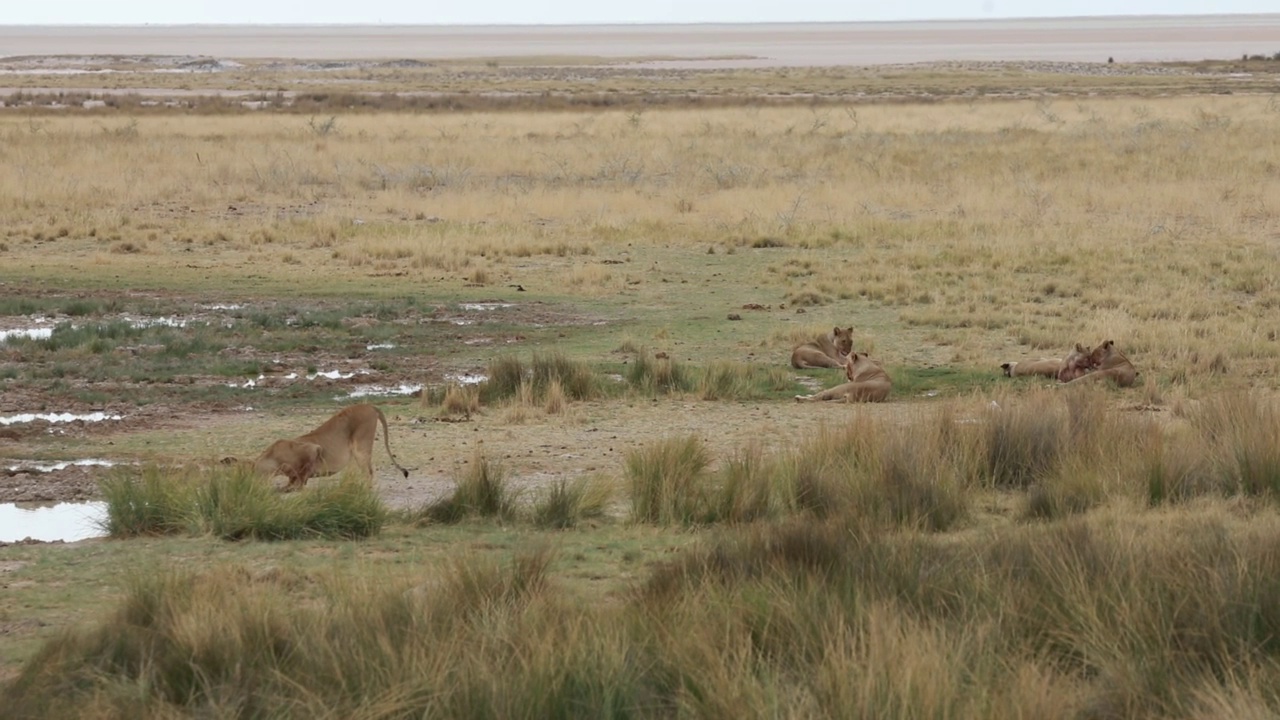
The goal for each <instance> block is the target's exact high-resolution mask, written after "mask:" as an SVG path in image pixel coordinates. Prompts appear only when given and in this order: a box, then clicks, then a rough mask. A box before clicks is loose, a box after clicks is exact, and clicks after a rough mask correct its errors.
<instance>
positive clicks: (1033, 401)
mask: <svg viewBox="0 0 1280 720" xmlns="http://www.w3.org/2000/svg"><path fill="white" fill-rule="evenodd" d="M983 428H984V430H985V433H984V437H983V445H984V448H985V454H986V467H985V476H986V480H987V481H988V482H989V483H991V484H992V485H994V486H995V487H998V488H1027V487H1030V486H1031V485H1032V484H1034V483H1035V482H1037V481H1039V480H1041V479H1043V478H1045V477H1046V476H1048V475H1049V473H1051V472H1053V471H1054V470H1055V469H1056V468H1057V467H1058V464H1059V462H1060V461H1061V459H1062V453H1063V450H1064V448H1066V447H1067V440H1068V431H1067V428H1066V427H1065V426H1064V423H1063V420H1062V416H1061V413H1060V412H1059V411H1058V410H1057V409H1056V407H1054V405H1053V404H1051V403H1050V402H1049V401H1048V398H1047V396H1045V395H1033V396H1029V397H1028V398H1027V399H1025V400H1023V401H1018V400H1012V399H1008V398H1006V399H1005V401H1004V403H1003V405H1002V406H1001V407H1000V408H999V409H992V410H989V411H988V412H987V413H986V418H985V422H984V424H983Z"/></svg>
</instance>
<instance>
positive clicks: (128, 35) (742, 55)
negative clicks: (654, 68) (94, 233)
mask: <svg viewBox="0 0 1280 720" xmlns="http://www.w3.org/2000/svg"><path fill="white" fill-rule="evenodd" d="M1278 48H1280V14H1274V15H1234V16H1232V15H1216V16H1215V15H1204V16H1190V17H1185V16H1184V17H1160V16H1145V17H1143V16H1138V17H1112V18H1059V19H1041V20H968V21H949V22H939V21H935V22H889V23H794V24H752V25H747V24H743V25H715V24H705V25H626V26H622V25H614V26H397V25H386V26H342V25H334V26H234V25H227V26H146V27H137V26H132V27H128V26H125V27H47V26H26V27H23V26H7V27H4V26H0V49H2V50H3V52H4V53H5V54H7V55H10V56H23V55H85V54H105V55H203V56H209V57H212V58H301V59H343V58H352V59H354V58H366V59H367V58H417V59H445V58H483V57H533V56H539V57H549V56H594V57H604V58H655V57H665V58H669V59H671V58H673V59H675V60H668V61H667V62H665V63H663V64H665V65H668V66H671V65H676V66H695V67H771V66H778V67H782V66H792V67H795V66H832V65H871V64H884V63H906V62H928V61H939V60H985V61H992V60H1005V61H1016V60H1054V61H1092V62H1102V61H1105V59H1106V58H1107V57H1114V58H1115V60H1116V61H1117V62H1138V61H1166V60H1202V59H1205V58H1238V57H1240V56H1241V55H1242V54H1245V53H1266V54H1270V53H1273V52H1276V50H1277V49H1278ZM190 69H191V70H192V71H197V70H202V69H204V70H207V69H209V67H207V66H205V67H197V66H193V67H192V68H190Z"/></svg>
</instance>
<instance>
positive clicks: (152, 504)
mask: <svg viewBox="0 0 1280 720" xmlns="http://www.w3.org/2000/svg"><path fill="white" fill-rule="evenodd" d="M98 488H99V490H101V491H102V498H103V500H104V501H105V502H106V505H107V514H106V517H105V518H104V519H103V521H102V529H103V530H104V531H106V533H107V535H109V536H111V537H114V538H127V537H137V536H139V535H170V534H174V533H180V532H183V531H184V530H187V529H189V528H190V527H192V525H193V523H196V522H197V517H198V516H197V515H196V507H195V504H194V499H195V489H196V487H195V485H194V484H193V483H192V482H191V481H190V479H189V478H188V477H186V476H184V475H182V474H179V473H178V472H176V471H174V470H169V469H164V468H161V467H160V466H158V465H144V466H143V467H141V468H125V467H117V468H113V469H112V471H111V472H110V473H109V474H108V475H107V477H106V478H104V479H103V480H102V481H101V482H100V483H99V485H98Z"/></svg>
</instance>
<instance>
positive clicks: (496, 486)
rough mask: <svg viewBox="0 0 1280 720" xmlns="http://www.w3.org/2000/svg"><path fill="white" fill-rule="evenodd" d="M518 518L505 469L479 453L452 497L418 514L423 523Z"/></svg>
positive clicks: (427, 506)
mask: <svg viewBox="0 0 1280 720" xmlns="http://www.w3.org/2000/svg"><path fill="white" fill-rule="evenodd" d="M515 515H516V500H515V496H514V495H513V494H512V492H511V490H510V489H509V488H508V487H507V479H506V471H505V469H504V468H503V467H502V465H501V464H500V463H497V462H494V461H492V460H490V459H489V458H488V457H486V456H485V455H483V454H482V453H479V452H477V453H476V454H475V456H474V457H473V458H472V460H471V467H470V468H469V469H468V470H467V472H466V473H465V474H464V475H462V477H460V478H458V479H457V481H456V487H455V488H454V491H453V494H452V495H449V496H448V497H445V498H441V499H439V500H436V501H435V502H432V503H430V504H428V505H426V506H425V507H423V508H422V509H420V510H419V511H417V513H416V516H417V521H418V522H420V523H421V522H440V523H456V522H461V521H463V520H465V519H467V518H496V519H498V520H510V519H512V518H514V517H515Z"/></svg>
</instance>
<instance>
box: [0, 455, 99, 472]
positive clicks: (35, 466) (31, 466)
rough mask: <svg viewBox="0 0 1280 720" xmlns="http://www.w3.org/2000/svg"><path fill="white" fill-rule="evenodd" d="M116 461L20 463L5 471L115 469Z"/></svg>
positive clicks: (91, 459) (89, 460)
mask: <svg viewBox="0 0 1280 720" xmlns="http://www.w3.org/2000/svg"><path fill="white" fill-rule="evenodd" d="M115 465H116V462H115V461H114V460H98V459H96V458H87V459H85V460H63V461H60V462H36V461H30V462H19V463H17V464H15V465H6V466H5V470H6V471H7V472H9V473H14V474H16V473H20V472H22V473H50V472H58V471H59V470H66V469H67V468H69V467H115Z"/></svg>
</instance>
